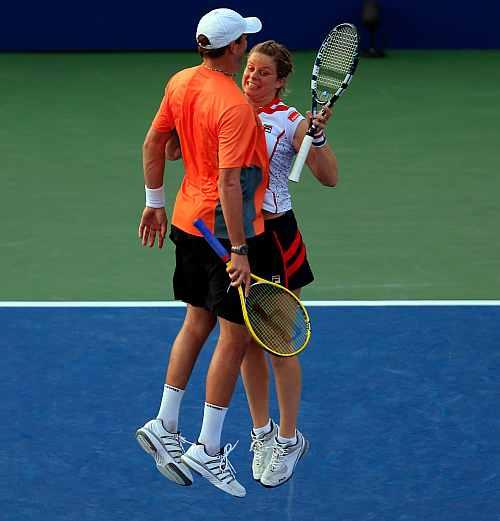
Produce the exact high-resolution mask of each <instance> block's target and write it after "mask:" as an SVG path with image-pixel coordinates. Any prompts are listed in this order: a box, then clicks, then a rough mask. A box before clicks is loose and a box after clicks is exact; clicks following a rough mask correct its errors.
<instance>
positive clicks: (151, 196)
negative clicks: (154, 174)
mask: <svg viewBox="0 0 500 521" xmlns="http://www.w3.org/2000/svg"><path fill="white" fill-rule="evenodd" d="M144 190H145V191H146V206H149V208H165V192H164V191H163V185H161V186H160V187H159V188H148V187H147V186H145V187H144Z"/></svg>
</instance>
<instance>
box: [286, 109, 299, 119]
mask: <svg viewBox="0 0 500 521" xmlns="http://www.w3.org/2000/svg"><path fill="white" fill-rule="evenodd" d="M298 117H299V113H298V112H297V111H296V110H294V111H293V112H290V114H288V119H289V120H290V121H295V120H296V119H297V118H298Z"/></svg>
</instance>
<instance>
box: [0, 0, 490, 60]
mask: <svg viewBox="0 0 500 521" xmlns="http://www.w3.org/2000/svg"><path fill="white" fill-rule="evenodd" d="M7 2H8V3H6V4H4V5H2V7H1V8H0V50H4V51H6V50H90V49H123V50H144V49H159V50H160V49H193V48H194V32H195V27H196V24H197V21H198V19H199V18H200V16H201V15H203V14H204V13H205V12H207V11H209V10H211V9H213V8H215V7H220V6H225V7H231V8H234V9H236V10H239V11H240V12H241V13H242V14H243V15H246V16H252V15H255V16H259V17H260V18H261V19H262V21H263V24H264V30H263V31H262V33H261V35H259V39H261V38H262V39H267V38H274V39H277V40H280V41H282V42H283V43H285V44H286V45H288V46H289V47H290V48H292V49H308V48H315V47H317V46H318V44H319V43H320V42H321V39H322V36H323V35H324V34H326V32H327V31H328V29H329V28H330V27H331V26H332V25H334V24H336V23H338V22H341V21H351V22H353V23H355V24H356V25H358V26H360V10H361V5H362V0H337V1H333V2H328V3H327V4H325V3H317V4H316V8H315V9H310V10H309V8H310V5H309V4H307V3H306V4H305V6H306V7H307V9H306V8H304V4H303V7H302V8H300V7H299V6H295V7H293V8H287V9H283V11H281V8H280V6H284V5H287V3H286V2H270V1H269V0H268V1H262V0H255V1H254V2H250V3H249V2H243V1H242V0H240V1H226V2H221V3H220V4H219V3H214V2H207V1H202V0H194V1H193V0H192V1H190V2H184V5H185V7H183V6H182V3H181V2H169V1H168V0H162V1H158V0H146V1H144V2H137V1H135V2H134V1H133V0H131V2H130V3H129V2H126V1H123V0H122V2H117V1H116V0H111V1H107V2H106V0H100V1H97V0H88V1H86V2H78V0H77V1H76V2H68V1H66V2H64V3H63V2H59V1H58V2H50V3H43V2H37V3H35V2H34V1H33V0H27V2H20V1H17V2H16V1H15V0H7ZM380 3H381V5H382V8H383V24H382V27H381V35H382V36H383V46H384V47H385V48H393V49H395V48H417V49H418V48H423V49H426V48H427V49H432V48H445V49H450V48H451V49H453V48H478V49H481V48H482V49H484V48H500V28H499V26H500V2H499V1H496V0H476V1H475V2H470V1H465V0H456V1H453V0H420V1H416V0H380ZM30 4H32V5H30ZM311 5H312V3H311ZM172 6H174V7H172ZM285 13H286V14H285ZM361 32H362V36H364V42H365V43H366V42H367V41H368V38H367V35H366V33H364V31H363V30H362V31H361Z"/></svg>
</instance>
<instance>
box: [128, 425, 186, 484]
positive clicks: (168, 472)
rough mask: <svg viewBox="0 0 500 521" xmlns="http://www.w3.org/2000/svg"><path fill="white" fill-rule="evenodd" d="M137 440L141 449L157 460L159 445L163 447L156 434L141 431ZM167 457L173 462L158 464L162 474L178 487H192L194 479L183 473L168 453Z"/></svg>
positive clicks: (138, 432)
mask: <svg viewBox="0 0 500 521" xmlns="http://www.w3.org/2000/svg"><path fill="white" fill-rule="evenodd" d="M135 438H136V440H137V443H139V445H140V446H141V448H142V449H143V450H144V451H145V452H146V453H147V454H149V455H150V456H151V457H152V458H153V459H155V456H156V454H157V453H158V448H157V445H160V447H161V443H160V441H159V440H158V438H157V437H156V436H155V435H154V434H152V433H150V432H148V431H146V430H144V429H139V430H138V431H137V432H136V433H135ZM165 456H166V457H167V458H170V459H171V461H169V462H168V463H166V464H165V465H159V464H158V463H157V464H156V468H157V469H158V470H159V471H160V472H161V474H162V475H163V476H165V477H166V478H167V479H169V480H170V481H173V482H174V483H177V484H178V485H181V486H184V487H188V486H190V485H192V484H193V479H192V478H191V477H189V476H188V475H187V474H185V473H184V472H183V471H182V469H181V468H180V467H179V465H178V464H177V463H176V462H175V460H174V459H173V458H171V457H170V455H169V454H168V453H167V454H166V455H165ZM165 456H164V457H165ZM155 461H156V459H155Z"/></svg>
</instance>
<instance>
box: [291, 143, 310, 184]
mask: <svg viewBox="0 0 500 521" xmlns="http://www.w3.org/2000/svg"><path fill="white" fill-rule="evenodd" d="M312 142H313V137H312V136H310V135H308V134H306V135H305V136H304V139H303V140H302V144H301V145H300V149H299V153H298V154H297V157H296V158H295V163H294V164H293V168H292V171H291V172H290V175H289V176H288V179H290V181H294V182H295V183H298V182H299V180H300V174H301V173H302V168H304V164H305V162H306V159H307V154H309V150H310V149H311V145H312Z"/></svg>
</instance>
